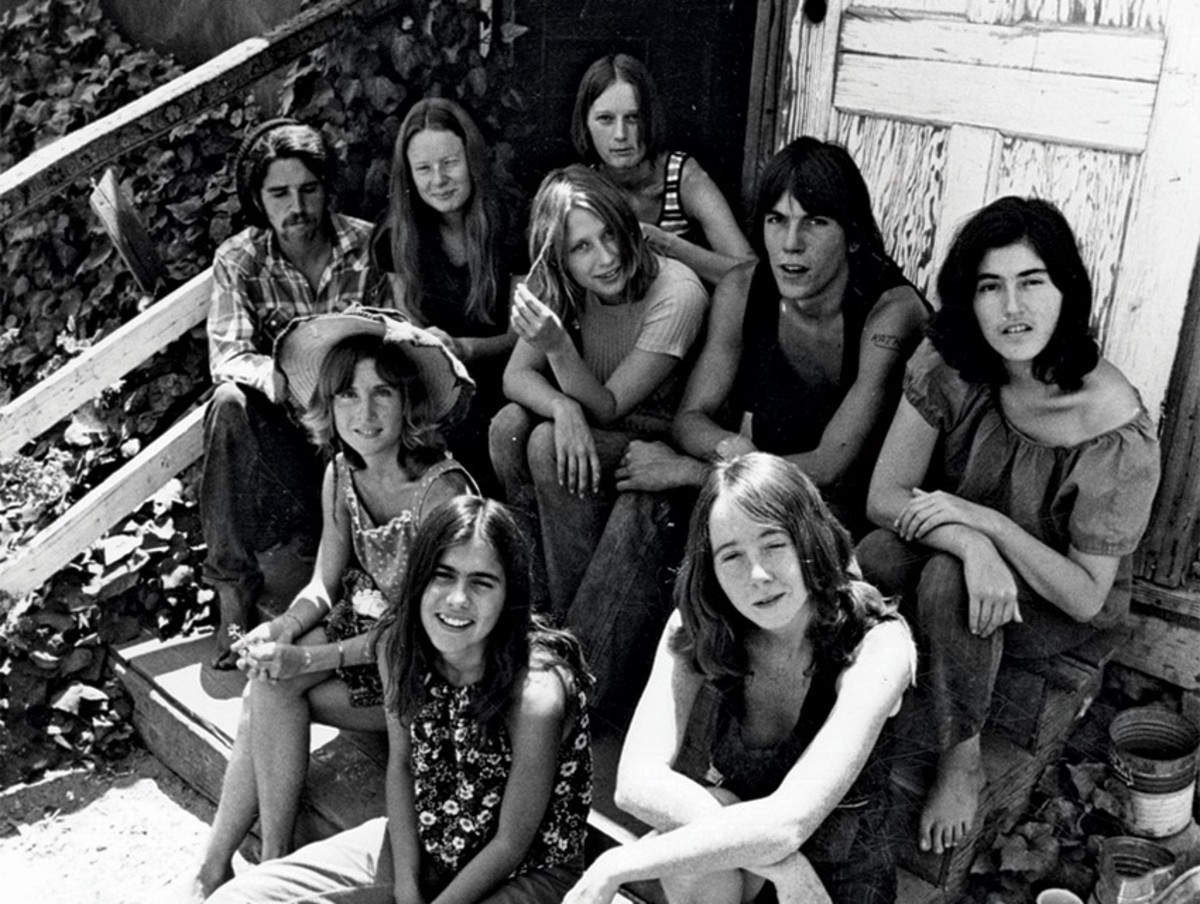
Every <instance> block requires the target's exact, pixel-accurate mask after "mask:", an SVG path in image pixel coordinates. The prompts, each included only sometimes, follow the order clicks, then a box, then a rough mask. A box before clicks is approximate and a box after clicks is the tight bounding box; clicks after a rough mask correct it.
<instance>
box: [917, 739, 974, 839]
mask: <svg viewBox="0 0 1200 904" xmlns="http://www.w3.org/2000/svg"><path fill="white" fill-rule="evenodd" d="M986 783H987V778H986V776H985V775H984V771H983V753H982V749H981V747H980V744H979V735H977V734H976V735H972V736H971V737H969V738H967V739H966V740H965V741H962V742H960V743H958V744H955V745H954V746H953V747H951V748H949V749H948V750H945V751H943V752H942V754H941V756H940V757H939V759H938V766H937V777H936V778H935V779H934V782H933V787H932V788H931V789H930V790H929V796H928V797H927V798H926V799H925V807H924V809H923V810H922V811H921V823H920V829H919V834H918V837H917V841H918V843H919V845H920V847H921V850H923V851H929V850H932V851H933V852H934V853H935V854H942V853H945V852H946V851H947V850H948V849H950V848H952V847H954V846H955V845H957V844H958V843H959V842H961V841H962V840H963V839H964V838H965V837H966V835H967V832H969V831H970V830H971V826H972V825H973V824H974V822H975V813H976V811H977V810H978V809H979V795H980V794H981V793H982V792H983V788H984V785H985V784H986Z"/></svg>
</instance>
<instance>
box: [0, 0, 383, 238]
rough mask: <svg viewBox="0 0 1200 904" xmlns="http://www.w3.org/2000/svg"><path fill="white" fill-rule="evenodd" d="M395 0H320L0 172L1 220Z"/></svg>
mask: <svg viewBox="0 0 1200 904" xmlns="http://www.w3.org/2000/svg"><path fill="white" fill-rule="evenodd" d="M399 5H400V0H323V2H320V3H316V4H314V5H313V6H311V7H310V8H309V9H306V10H303V11H302V12H300V13H299V14H298V15H296V16H295V17H294V18H292V19H290V20H289V21H287V22H285V23H283V24H282V25H280V26H278V27H276V28H274V29H272V30H271V31H269V32H268V33H267V34H266V35H265V36H263V37H261V38H251V39H250V40H247V41H243V42H242V43H240V44H238V45H236V46H234V47H231V48H230V49H229V50H227V51H225V52H224V53H222V54H220V55H218V56H216V57H213V59H211V60H209V61H208V62H207V63H204V64H203V65H201V66H198V67H197V68H195V69H193V70H191V71H190V72H188V73H187V74H185V75H183V76H181V77H179V78H177V79H174V80H173V81H171V82H170V83H168V84H166V85H163V86H161V87H159V88H156V89H155V90H153V91H151V92H150V93H148V94H146V95H145V96H144V97H141V98H139V99H138V100H136V101H134V102H133V103H130V104H127V105H126V106H124V107H122V108H121V109H120V110H118V111H116V112H114V113H110V114H109V115H108V116H104V117H102V118H100V119H98V120H96V121H95V122H92V123H89V124H88V125H86V126H84V127H83V128H82V129H78V130H76V131H74V132H72V133H70V134H69V135H65V136H63V137H62V138H60V139H58V140H57V141H55V142H54V143H52V144H49V145H47V146H46V147H43V148H39V149H38V150H36V151H34V152H33V153H32V154H30V155H29V156H28V157H26V158H25V159H24V160H22V161H20V162H19V163H17V164H16V165H15V166H13V167H11V168H10V169H8V170H5V171H4V172H3V173H0V225H3V224H4V223H7V222H9V221H10V220H13V219H14V218H16V217H18V216H20V215H21V214H23V213H25V212H27V211H28V210H30V209H31V208H33V207H34V206H36V205H37V204H40V203H41V202H42V201H45V200H46V199H47V198H49V197H51V196H53V195H55V194H57V193H59V192H60V191H62V189H63V188H64V187H66V186H67V185H69V184H71V183H72V182H74V181H75V180H76V179H79V178H80V177H82V176H86V175H88V174H89V173H91V172H93V171H95V170H97V169H99V168H100V167H102V166H104V165H105V164H108V163H111V162H112V161H114V160H116V159H117V158H118V157H120V156H121V155H122V154H124V153H126V152H127V151H130V150H132V149H133V148H136V147H140V146H141V145H143V144H146V143H147V142H150V141H153V140H154V139H156V138H158V137H159V136H161V135H164V134H166V133H167V132H169V131H170V130H171V129H173V128H175V126H177V125H178V124H179V123H181V122H187V121H188V120H189V119H192V118H193V117H195V116H196V115H197V114H198V113H201V112H203V111H204V110H207V109H209V108H210V107H214V106H216V105H217V104H219V103H221V102H222V101H225V100H227V99H228V98H230V97H233V96H234V95H237V94H240V93H241V92H243V91H245V90H246V89H247V88H248V87H249V86H250V85H252V84H253V83H254V82H256V81H258V80H259V79H260V78H262V77H263V76H265V75H268V74H270V73H271V72H273V71H274V70H276V69H278V68H279V67H280V66H282V65H284V64H285V63H288V62H290V61H292V60H294V59H295V58H296V57H298V56H300V55H301V54H302V53H304V52H306V51H308V50H311V49H312V48H314V47H318V46H320V45H321V44H324V43H326V42H327V41H329V40H330V39H331V38H333V37H336V36H337V35H338V34H339V33H340V32H341V31H342V30H343V29H344V28H346V27H347V26H348V25H353V24H355V23H356V22H357V21H358V20H360V19H361V18H363V17H364V16H371V15H376V14H378V13H380V12H383V11H386V10H388V9H391V8H392V7H395V6H399Z"/></svg>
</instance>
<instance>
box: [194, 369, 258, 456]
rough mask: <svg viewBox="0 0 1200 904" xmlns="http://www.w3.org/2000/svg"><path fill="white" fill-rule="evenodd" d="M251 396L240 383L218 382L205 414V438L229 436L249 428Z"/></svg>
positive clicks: (210, 439)
mask: <svg viewBox="0 0 1200 904" xmlns="http://www.w3.org/2000/svg"><path fill="white" fill-rule="evenodd" d="M250 404H251V403H250V397H249V395H248V394H247V392H246V389H245V387H243V386H242V385H240V384H238V383H228V382H226V383H218V384H217V385H216V386H215V387H214V388H213V394H212V397H211V398H210V399H209V401H208V411H207V412H206V413H205V415H204V433H205V438H206V439H207V440H209V441H210V442H211V441H212V439H213V438H214V437H217V436H227V435H229V434H232V433H239V432H242V431H243V430H245V429H247V426H248V424H249V422H250Z"/></svg>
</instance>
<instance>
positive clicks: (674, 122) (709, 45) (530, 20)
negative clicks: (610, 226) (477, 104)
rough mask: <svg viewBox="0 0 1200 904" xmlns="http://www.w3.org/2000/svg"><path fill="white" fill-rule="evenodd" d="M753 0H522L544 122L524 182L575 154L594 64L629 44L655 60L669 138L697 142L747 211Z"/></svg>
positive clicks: (523, 81)
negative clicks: (584, 83)
mask: <svg viewBox="0 0 1200 904" xmlns="http://www.w3.org/2000/svg"><path fill="white" fill-rule="evenodd" d="M755 7H756V3H755V2H754V0H523V2H519V3H518V4H517V7H516V13H517V21H518V22H520V24H522V25H527V26H529V27H530V32H529V33H527V34H525V35H523V36H522V37H521V38H520V40H518V41H517V42H516V44H515V47H516V51H515V53H516V59H517V64H518V65H517V72H518V73H519V76H518V78H519V79H520V84H519V86H518V88H519V90H520V91H521V93H522V94H523V95H524V96H525V97H526V98H527V99H528V101H529V103H530V106H531V109H530V111H529V113H530V116H531V118H532V119H533V120H534V122H535V123H536V125H537V128H536V131H535V137H534V139H533V140H532V141H529V142H522V148H521V153H522V156H527V159H524V160H521V161H518V167H519V172H520V174H521V179H522V181H523V182H528V181H530V180H532V184H531V185H530V186H528V187H530V188H532V187H536V184H537V181H538V179H539V178H540V177H541V175H543V174H544V173H546V172H547V171H548V170H549V169H551V168H553V167H555V166H561V165H563V164H566V163H570V162H572V161H573V160H574V159H575V153H574V151H573V150H572V148H571V142H570V136H569V129H570V119H571V109H572V106H573V105H574V101H575V89H576V87H577V86H578V84H579V79H580V77H581V76H582V75H583V72H584V70H585V69H587V67H588V66H589V65H590V64H591V63H592V62H593V61H594V60H595V59H597V58H598V57H601V56H603V55H604V54H606V53H617V52H624V53H629V54H633V55H634V56H637V57H639V58H640V59H641V60H642V61H644V62H645V63H646V65H647V66H648V67H649V69H650V72H651V73H652V74H653V76H654V81H655V83H656V84H657V86H658V90H659V92H660V93H661V94H662V97H663V103H664V106H665V108H666V115H667V146H668V147H669V148H671V149H678V150H683V151H688V152H689V153H691V154H692V155H693V156H695V157H696V159H697V160H698V161H699V162H700V164H701V165H702V166H703V167H704V168H705V169H706V170H707V171H708V173H709V174H710V175H711V176H712V177H713V179H715V180H716V182H717V184H718V185H719V186H720V187H721V189H722V191H724V193H725V196H726V197H727V198H728V199H729V201H730V205H731V206H732V207H733V208H734V211H735V212H737V213H739V214H740V212H741V203H740V199H739V197H738V186H739V182H740V179H741V167H742V151H743V143H744V141H745V131H746V101H747V93H748V90H749V78H750V64H751V61H752V58H753V52H754V50H753V47H754V18H755Z"/></svg>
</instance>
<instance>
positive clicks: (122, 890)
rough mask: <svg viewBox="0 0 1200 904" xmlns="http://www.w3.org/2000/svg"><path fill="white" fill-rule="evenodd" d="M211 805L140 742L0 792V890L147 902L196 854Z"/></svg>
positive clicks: (116, 903)
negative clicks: (112, 760) (126, 752)
mask: <svg viewBox="0 0 1200 904" xmlns="http://www.w3.org/2000/svg"><path fill="white" fill-rule="evenodd" d="M212 813H213V806H212V804H210V803H209V802H208V801H207V800H206V799H205V798H204V797H202V796H200V795H199V794H197V793H196V792H194V791H192V790H191V789H190V788H188V787H187V786H186V785H185V784H184V783H183V782H182V781H181V780H180V779H179V778H178V777H176V776H175V775H174V773H172V772H171V771H170V770H169V769H167V768H166V767H165V766H164V765H163V764H162V763H160V762H159V761H158V760H156V759H155V758H154V757H153V756H151V755H150V754H149V753H146V752H145V751H144V750H137V751H135V752H134V753H133V754H131V755H130V756H129V757H127V758H125V759H124V760H122V761H121V762H120V763H118V764H116V765H114V766H113V767H112V768H111V770H108V771H104V772H102V773H93V772H89V771H85V770H76V771H71V772H64V773H58V774H55V775H52V776H48V777H47V778H45V779H43V780H42V781H40V782H38V783H36V784H33V785H21V786H16V787H12V788H8V789H5V790H4V791H3V792H0V876H2V877H3V879H2V880H0V885H2V886H3V889H4V890H3V892H2V893H0V899H3V900H4V901H6V902H12V904H41V902H62V904H149V902H153V901H161V900H163V892H164V890H165V888H166V886H167V884H168V883H170V882H172V881H173V880H175V879H176V878H177V877H179V876H182V875H185V874H187V873H188V872H189V871H190V870H191V869H192V868H193V867H194V866H195V864H196V861H197V858H198V857H199V853H200V848H201V845H202V844H203V842H204V838H205V836H206V833H207V831H208V824H209V822H210V821H211V819H212Z"/></svg>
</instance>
